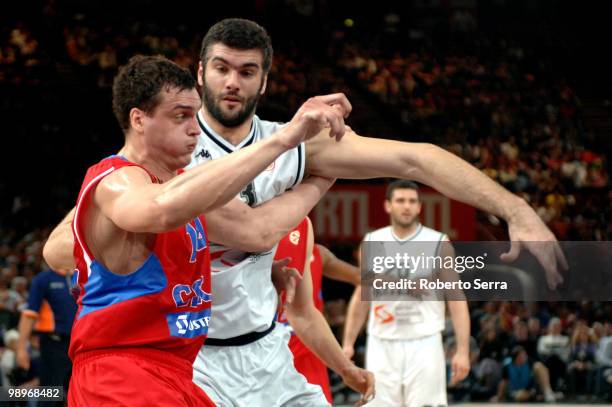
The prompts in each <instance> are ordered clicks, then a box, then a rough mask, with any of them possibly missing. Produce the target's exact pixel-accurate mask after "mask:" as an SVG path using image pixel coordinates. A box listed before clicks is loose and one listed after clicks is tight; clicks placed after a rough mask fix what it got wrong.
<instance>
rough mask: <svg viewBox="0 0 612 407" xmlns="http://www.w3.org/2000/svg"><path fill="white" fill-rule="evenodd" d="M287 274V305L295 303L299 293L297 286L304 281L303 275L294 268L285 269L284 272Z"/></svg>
mask: <svg viewBox="0 0 612 407" xmlns="http://www.w3.org/2000/svg"><path fill="white" fill-rule="evenodd" d="M283 271H284V272H285V278H286V283H285V302H286V303H287V304H291V303H293V299H294V298H295V293H296V291H297V286H298V284H299V283H300V281H302V275H301V274H300V273H299V271H297V270H296V269H294V268H287V267H286V268H285V269H284V270H283Z"/></svg>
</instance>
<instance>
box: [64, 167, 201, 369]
mask: <svg viewBox="0 0 612 407" xmlns="http://www.w3.org/2000/svg"><path fill="white" fill-rule="evenodd" d="M127 166H138V165H137V164H134V163H131V162H129V161H127V160H126V159H125V158H123V157H120V156H111V157H109V158H106V159H104V160H102V161H100V162H99V163H98V164H96V165H94V166H93V167H91V168H89V170H88V171H87V175H86V176H85V180H84V182H83V185H82V187H81V192H80V193H79V197H78V201H77V206H76V212H75V215H74V220H73V223H72V230H73V233H74V237H75V246H74V256H75V259H76V264H77V269H76V271H77V273H78V275H77V284H78V299H77V303H78V312H77V317H76V319H75V322H74V326H73V329H72V335H71V341H70V350H69V355H70V357H71V358H72V359H73V360H74V358H75V356H77V355H79V354H82V353H83V352H87V351H93V350H102V349H107V350H112V349H117V348H123V349H125V348H127V349H130V348H149V349H156V350H161V351H165V352H169V353H171V354H173V355H175V356H177V357H179V358H182V359H186V360H187V361H188V362H189V363H190V364H191V363H193V361H194V360H195V357H196V354H197V353H198V350H199V349H200V347H201V346H202V345H203V343H204V339H205V338H206V335H207V333H208V324H209V320H210V306H211V301H212V297H211V294H210V291H211V278H210V253H209V248H208V241H207V236H206V230H205V227H206V223H205V219H204V217H203V216H200V217H197V218H196V219H194V220H192V221H191V222H189V223H188V224H186V225H184V226H182V227H179V228H177V229H175V230H173V231H170V232H164V233H159V234H157V235H156V238H155V243H154V245H153V248H152V251H151V254H150V255H149V257H148V258H147V260H146V261H144V263H143V264H142V265H141V266H140V267H139V268H138V269H137V270H135V271H133V272H132V273H130V274H127V275H118V274H115V273H113V272H112V270H108V269H106V268H105V267H104V266H103V265H102V264H101V263H99V262H98V261H97V260H96V259H95V258H94V257H93V255H92V252H91V251H90V250H89V248H88V247H87V243H86V242H85V240H84V236H85V234H84V230H85V228H86V227H87V225H86V224H85V221H84V218H85V217H84V213H85V212H86V211H87V210H88V207H89V206H90V201H91V197H92V196H93V191H94V190H95V188H96V186H97V184H98V183H99V182H100V180H102V179H103V178H104V177H105V176H106V175H108V174H110V173H111V172H113V171H116V170H118V169H120V168H123V167H127ZM141 168H142V167H141ZM149 175H150V177H151V179H152V180H153V182H158V180H157V178H156V177H155V176H153V175H151V174H149Z"/></svg>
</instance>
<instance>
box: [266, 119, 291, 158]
mask: <svg viewBox="0 0 612 407" xmlns="http://www.w3.org/2000/svg"><path fill="white" fill-rule="evenodd" d="M290 133H291V123H289V124H288V125H286V126H285V127H283V128H282V129H280V130H279V131H277V132H276V133H274V135H273V136H272V137H268V139H267V140H269V141H270V143H272V144H273V145H274V146H275V147H276V148H279V149H281V150H282V152H285V151H288V150H291V149H292V148H294V147H295V146H296V145H295V143H292V142H291V137H290Z"/></svg>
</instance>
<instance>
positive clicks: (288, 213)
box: [206, 177, 332, 253]
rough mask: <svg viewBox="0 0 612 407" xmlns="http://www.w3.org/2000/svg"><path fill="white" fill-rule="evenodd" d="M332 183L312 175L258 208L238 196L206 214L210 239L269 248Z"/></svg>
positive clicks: (255, 249) (230, 244)
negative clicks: (252, 206)
mask: <svg viewBox="0 0 612 407" xmlns="http://www.w3.org/2000/svg"><path fill="white" fill-rule="evenodd" d="M331 185H332V182H331V181H330V180H328V179H324V178H320V177H311V178H309V179H307V180H305V181H304V182H303V183H302V184H300V185H298V186H297V187H296V188H294V189H293V190H291V191H289V192H285V193H284V194H282V195H280V196H278V197H276V198H274V199H271V200H270V201H268V202H265V203H264V204H262V205H260V206H258V207H256V208H251V207H250V206H248V205H247V204H245V203H244V202H242V201H241V200H240V199H234V200H232V201H230V202H229V203H227V204H226V205H223V206H222V207H220V208H218V209H215V210H214V211H211V212H209V213H207V214H206V223H207V225H208V232H209V237H210V240H211V241H213V242H215V243H218V244H223V245H225V246H227V247H233V248H235V249H239V250H243V251H246V252H256V253H258V252H264V251H268V250H270V249H271V248H272V247H273V246H274V245H275V244H276V243H278V242H279V241H280V240H281V239H282V238H283V236H285V235H286V234H287V233H289V232H290V231H291V230H292V229H293V228H294V227H295V226H296V225H298V224H299V223H300V222H301V221H302V220H303V219H304V218H305V217H306V216H307V215H308V212H310V210H311V209H312V207H313V206H314V205H315V204H316V202H317V201H318V200H319V199H320V197H321V196H323V194H325V192H326V191H327V190H328V189H329V187H330V186H331Z"/></svg>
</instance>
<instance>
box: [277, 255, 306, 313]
mask: <svg viewBox="0 0 612 407" xmlns="http://www.w3.org/2000/svg"><path fill="white" fill-rule="evenodd" d="M290 261H291V257H285V258H284V259H281V260H275V261H274V262H273V263H272V283H273V284H274V288H276V292H277V293H278V295H282V294H283V293H285V302H286V303H288V304H291V302H293V299H294V298H295V290H296V288H297V285H298V284H299V282H300V281H302V276H301V274H300V273H299V272H298V271H297V270H296V269H294V268H292V267H287V264H289V262H290ZM280 304H281V302H280V301H279V305H280Z"/></svg>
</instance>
